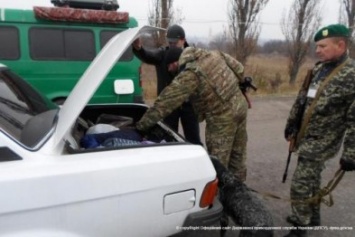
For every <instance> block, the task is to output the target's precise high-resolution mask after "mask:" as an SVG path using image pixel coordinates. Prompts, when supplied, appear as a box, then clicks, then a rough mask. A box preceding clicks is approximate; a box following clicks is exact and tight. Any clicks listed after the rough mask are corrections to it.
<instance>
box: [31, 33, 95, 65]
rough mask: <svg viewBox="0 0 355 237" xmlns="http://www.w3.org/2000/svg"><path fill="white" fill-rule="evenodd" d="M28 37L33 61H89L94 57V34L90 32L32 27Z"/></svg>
mask: <svg viewBox="0 0 355 237" xmlns="http://www.w3.org/2000/svg"><path fill="white" fill-rule="evenodd" d="M29 37H30V55H31V58H32V59H34V60H69V61H70V60H72V61H75V60H83V61H91V60H93V59H94V57H95V55H96V53H95V40H94V33H93V32H92V31H90V30H66V29H53V28H36V27H33V28H31V29H30V36H29Z"/></svg>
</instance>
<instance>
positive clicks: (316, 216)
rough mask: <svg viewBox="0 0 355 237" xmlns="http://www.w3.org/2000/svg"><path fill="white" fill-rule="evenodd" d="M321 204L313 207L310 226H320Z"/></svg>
mask: <svg viewBox="0 0 355 237" xmlns="http://www.w3.org/2000/svg"><path fill="white" fill-rule="evenodd" d="M320 225H321V221H320V205H316V206H314V207H313V208H312V217H311V222H310V223H309V226H320Z"/></svg>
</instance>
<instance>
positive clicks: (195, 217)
mask: <svg viewBox="0 0 355 237" xmlns="http://www.w3.org/2000/svg"><path fill="white" fill-rule="evenodd" d="M222 212H223V206H222V204H221V203H220V202H219V200H218V198H215V200H214V202H213V205H212V207H210V208H209V209H206V210H203V211H200V212H196V213H191V214H190V215H188V216H187V218H186V220H185V222H184V224H183V227H189V226H210V225H213V224H216V223H217V221H218V220H219V219H220V218H221V216H222Z"/></svg>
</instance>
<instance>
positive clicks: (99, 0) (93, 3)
mask: <svg viewBox="0 0 355 237" xmlns="http://www.w3.org/2000/svg"><path fill="white" fill-rule="evenodd" d="M51 3H52V4H53V5H54V6H56V7H71V8H80V9H92V10H107V11H116V10H117V9H118V8H119V5H118V2H117V0H51Z"/></svg>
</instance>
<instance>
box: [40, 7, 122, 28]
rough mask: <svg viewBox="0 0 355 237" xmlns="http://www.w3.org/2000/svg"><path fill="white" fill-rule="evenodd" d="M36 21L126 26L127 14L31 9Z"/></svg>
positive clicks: (69, 8) (64, 9) (66, 9)
mask: <svg viewBox="0 0 355 237" xmlns="http://www.w3.org/2000/svg"><path fill="white" fill-rule="evenodd" d="M33 12H34V15H35V17H36V18H37V19H41V20H49V21H63V22H82V23H103V24H105V23H106V24H126V23H128V22H129V14H128V12H117V11H104V10H92V9H78V8H71V7H37V6H35V7H33Z"/></svg>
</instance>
